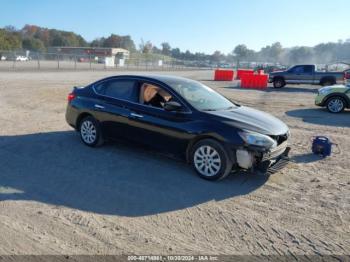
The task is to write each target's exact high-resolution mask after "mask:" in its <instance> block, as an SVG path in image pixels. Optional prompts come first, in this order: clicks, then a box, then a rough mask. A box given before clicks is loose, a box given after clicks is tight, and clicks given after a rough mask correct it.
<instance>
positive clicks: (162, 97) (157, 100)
mask: <svg viewBox="0 0 350 262" xmlns="http://www.w3.org/2000/svg"><path fill="white" fill-rule="evenodd" d="M170 100H173V97H172V95H171V94H169V92H167V91H165V90H164V89H163V88H161V87H159V86H157V85H154V84H150V83H141V84H140V97H139V102H140V104H143V105H147V106H151V107H156V108H160V109H163V108H164V104H165V103H166V102H168V101H170Z"/></svg>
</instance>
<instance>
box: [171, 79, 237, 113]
mask: <svg viewBox="0 0 350 262" xmlns="http://www.w3.org/2000/svg"><path fill="white" fill-rule="evenodd" d="M165 82H166V83H167V84H168V85H170V86H171V87H172V88H173V89H174V90H175V91H176V92H178V93H179V94H180V95H181V96H182V97H183V98H184V99H186V101H187V102H188V103H190V104H191V105H192V106H193V107H194V108H196V109H197V110H201V111H216V110H225V109H231V108H233V107H236V105H235V104H233V103H232V102H231V101H230V100H228V99H226V98H225V97H223V96H222V95H220V94H219V93H217V92H215V91H214V90H213V89H211V88H210V87H207V86H205V85H203V84H202V83H200V82H197V81H193V80H187V79H175V80H174V79H171V80H167V81H165Z"/></svg>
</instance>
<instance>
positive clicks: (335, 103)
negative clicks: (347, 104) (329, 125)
mask: <svg viewBox="0 0 350 262" xmlns="http://www.w3.org/2000/svg"><path fill="white" fill-rule="evenodd" d="M343 108H344V102H343V101H342V100H341V99H339V98H333V99H332V100H330V101H329V102H328V109H329V111H331V112H332V113H338V112H340V111H342V110H343Z"/></svg>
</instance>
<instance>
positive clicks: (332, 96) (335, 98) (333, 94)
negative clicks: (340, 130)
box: [315, 83, 350, 113]
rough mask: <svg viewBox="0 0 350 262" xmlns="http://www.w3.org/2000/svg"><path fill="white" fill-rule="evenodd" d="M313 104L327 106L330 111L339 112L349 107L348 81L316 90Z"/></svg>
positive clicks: (349, 92)
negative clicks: (345, 83) (344, 83)
mask: <svg viewBox="0 0 350 262" xmlns="http://www.w3.org/2000/svg"><path fill="white" fill-rule="evenodd" d="M315 105H317V106H322V107H327V109H328V111H329V112H331V113H340V112H342V111H343V110H344V109H345V108H350V83H348V84H347V85H346V86H345V85H334V86H326V87H322V88H320V89H319V90H318V93H317V96H316V98H315Z"/></svg>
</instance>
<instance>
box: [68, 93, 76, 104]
mask: <svg viewBox="0 0 350 262" xmlns="http://www.w3.org/2000/svg"><path fill="white" fill-rule="evenodd" d="M75 97H76V95H75V94H74V93H70V94H68V97H67V100H68V103H70V102H72V100H73V99H74V98H75Z"/></svg>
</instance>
